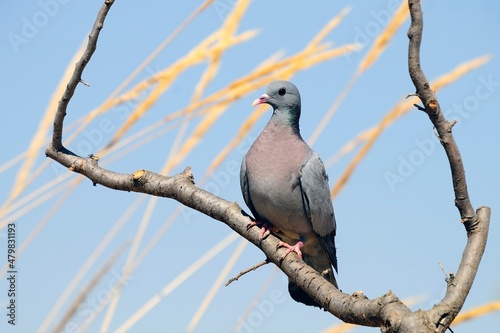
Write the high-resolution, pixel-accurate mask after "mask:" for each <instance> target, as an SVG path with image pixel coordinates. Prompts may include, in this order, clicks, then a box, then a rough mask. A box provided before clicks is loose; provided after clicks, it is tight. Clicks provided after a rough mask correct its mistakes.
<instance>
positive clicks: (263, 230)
mask: <svg viewBox="0 0 500 333" xmlns="http://www.w3.org/2000/svg"><path fill="white" fill-rule="evenodd" d="M254 226H258V227H260V233H259V239H260V240H263V239H264V238H266V237H267V236H269V234H270V233H271V232H278V231H279V229H278V228H276V227H275V226H273V225H272V224H270V223H267V222H260V221H252V222H251V223H250V224H249V225H248V226H247V230H248V229H250V228H251V227H254Z"/></svg>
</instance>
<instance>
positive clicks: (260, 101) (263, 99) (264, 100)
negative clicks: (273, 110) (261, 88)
mask: <svg viewBox="0 0 500 333" xmlns="http://www.w3.org/2000/svg"><path fill="white" fill-rule="evenodd" d="M269 98H270V97H269V95H268V94H264V95H262V96H260V97H259V98H257V99H256V100H255V101H253V103H252V106H256V105H259V104H263V103H267V101H268V100H269Z"/></svg>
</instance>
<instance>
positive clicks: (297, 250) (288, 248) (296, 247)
mask: <svg viewBox="0 0 500 333" xmlns="http://www.w3.org/2000/svg"><path fill="white" fill-rule="evenodd" d="M302 246H304V243H302V242H300V241H299V242H297V244H295V245H293V246H292V245H290V244H288V243H285V242H279V243H278V246H277V249H278V248H280V247H286V251H285V252H283V254H282V255H281V260H283V259H285V257H286V256H287V255H288V254H289V253H291V252H295V253H297V255H298V256H299V258H300V259H302V251H301V250H300V249H301V248H302Z"/></svg>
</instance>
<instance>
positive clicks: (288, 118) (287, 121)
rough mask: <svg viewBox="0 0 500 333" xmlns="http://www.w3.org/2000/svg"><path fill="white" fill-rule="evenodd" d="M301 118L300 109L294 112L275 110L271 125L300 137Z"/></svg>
mask: <svg viewBox="0 0 500 333" xmlns="http://www.w3.org/2000/svg"><path fill="white" fill-rule="evenodd" d="M299 117H300V109H299V110H294V112H292V111H289V110H281V109H274V110H273V115H272V117H271V120H270V121H269V125H271V126H273V127H277V128H280V127H281V128H283V129H284V130H286V132H289V133H293V134H297V135H299V136H300V133H299Z"/></svg>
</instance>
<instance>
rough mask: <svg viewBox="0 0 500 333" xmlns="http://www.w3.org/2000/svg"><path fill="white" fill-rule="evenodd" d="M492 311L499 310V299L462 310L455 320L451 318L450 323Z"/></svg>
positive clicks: (459, 322)
mask: <svg viewBox="0 0 500 333" xmlns="http://www.w3.org/2000/svg"><path fill="white" fill-rule="evenodd" d="M494 311H500V301H494V302H491V303H488V304H484V305H480V306H477V307H475V308H473V309H471V310H468V311H465V312H462V313H460V314H459V315H458V316H457V317H456V318H455V320H453V322H452V323H451V324H452V325H458V324H462V323H463V322H465V321H468V320H471V319H475V318H477V317H480V316H485V315H487V314H490V313H491V312H494Z"/></svg>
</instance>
